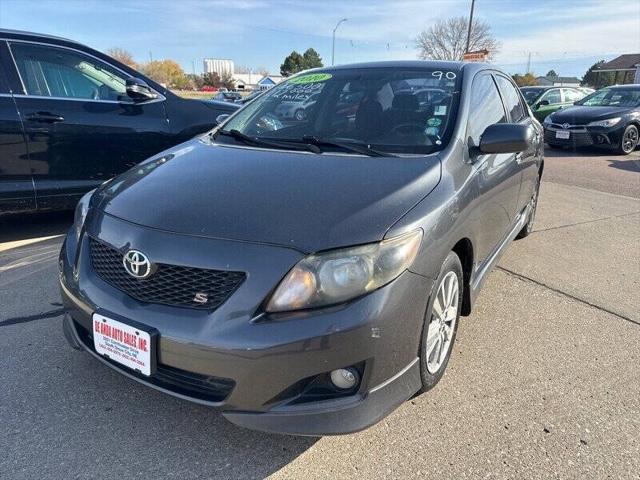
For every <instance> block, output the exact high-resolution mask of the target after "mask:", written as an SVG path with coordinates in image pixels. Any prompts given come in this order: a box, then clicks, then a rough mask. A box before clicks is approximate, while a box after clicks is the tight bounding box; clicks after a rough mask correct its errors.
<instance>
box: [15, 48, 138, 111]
mask: <svg viewBox="0 0 640 480" xmlns="http://www.w3.org/2000/svg"><path fill="white" fill-rule="evenodd" d="M11 52H12V53H13V56H14V58H15V61H16V65H17V67H18V72H19V73H20V77H21V78H22V83H23V84H24V87H25V89H26V90H27V91H26V93H27V95H38V96H44V97H61V98H84V99H91V100H113V101H117V100H121V99H126V98H127V97H126V85H125V79H124V75H122V74H120V73H118V72H117V71H116V70H115V69H113V68H111V67H109V66H108V65H106V64H104V63H102V62H100V61H98V60H96V59H94V58H92V57H90V56H87V55H84V54H82V53H80V52H76V51H74V50H67V49H65V48H57V47H50V46H42V45H32V44H28V43H12V44H11Z"/></svg>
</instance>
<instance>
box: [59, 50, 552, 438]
mask: <svg viewBox="0 0 640 480" xmlns="http://www.w3.org/2000/svg"><path fill="white" fill-rule="evenodd" d="M312 96H313V97H314V98H315V101H314V102H312V103H310V102H308V101H307V100H308V99H309V98H310V97H312ZM283 102H286V103H287V105H288V106H290V105H291V104H292V103H294V104H295V103H299V104H300V106H301V108H303V106H304V109H305V115H303V116H300V118H298V117H296V116H291V117H290V118H282V117H281V116H278V115H277V114H276V112H277V111H278V107H279V105H281V104H282V103H283ZM221 120H222V123H221V124H220V126H218V127H217V128H216V129H214V130H213V131H212V132H210V133H209V134H206V135H204V136H201V137H198V138H194V139H193V140H191V141H188V142H186V143H183V144H181V145H178V146H176V147H174V148H172V149H170V150H167V151H165V152H163V153H161V154H158V155H156V156H154V157H153V158H150V159H148V160H146V161H145V162H143V163H141V164H140V165H138V166H137V167H135V168H134V169H132V170H130V171H128V172H126V173H124V174H123V175H120V176H118V177H116V178H114V179H112V180H110V181H108V182H106V183H105V184H103V185H102V186H101V187H99V188H98V189H97V190H95V191H93V192H90V193H89V194H87V195H86V196H85V197H84V198H83V199H82V200H81V202H80V203H79V205H78V207H77V210H76V219H75V225H74V226H73V228H72V229H71V231H70V232H69V234H68V235H67V238H66V241H65V243H64V245H63V247H62V252H61V254H60V284H61V287H62V298H63V300H64V305H65V308H66V314H65V318H64V332H65V335H66V337H67V339H68V341H69V343H70V344H71V345H72V346H74V347H75V348H78V349H83V350H86V351H87V352H89V353H90V354H91V355H92V356H94V357H95V358H96V359H98V360H100V361H102V362H103V363H105V364H106V365H108V366H110V367H111V368H113V369H115V370H117V371H119V372H120V373H122V374H123V375H126V376H127V377H129V378H131V379H134V380H136V381H139V382H141V383H143V384H145V385H148V386H150V387H152V388H156V389H158V390H161V391H163V392H166V393H168V394H171V395H174V396H177V397H180V398H183V399H187V400H191V401H194V402H198V403H201V404H205V405H210V406H212V407H218V408H219V409H220V410H221V412H222V414H223V415H224V416H225V417H226V418H227V419H229V420H230V421H232V422H234V423H236V424H238V425H242V426H245V427H248V428H253V429H257V430H265V431H271V432H283V433H291V434H301V435H325V434H339V433H347V432H353V431H356V430H360V429H363V428H366V427H368V426H370V425H372V424H374V423H375V422H378V421H379V420H380V419H382V418H384V417H385V416H386V415H387V414H389V413H390V412H391V411H392V410H393V409H394V408H396V407H398V406H399V405H401V404H402V403H403V402H404V401H405V400H407V399H408V398H410V397H411V396H412V395H414V394H415V393H416V392H424V391H426V390H429V389H430V388H432V387H433V386H434V385H436V383H437V382H438V381H439V380H440V379H441V378H442V376H443V374H444V371H445V368H446V366H447V362H448V360H449V357H450V355H451V351H452V346H453V342H454V340H455V336H456V330H457V327H458V323H459V319H460V316H461V315H469V313H470V312H471V309H472V307H473V304H474V301H475V299H476V297H477V295H478V292H479V290H480V288H481V286H482V284H483V282H484V280H485V279H486V277H487V274H488V273H489V272H490V270H491V268H492V266H493V265H494V264H495V263H496V261H497V260H498V258H499V257H500V255H501V253H502V252H503V251H504V250H505V248H506V247H507V246H508V245H509V243H510V241H511V240H512V239H514V238H517V237H525V236H527V235H528V234H529V233H530V232H531V229H532V225H533V220H534V215H535V210H536V203H537V198H538V188H539V185H540V177H541V174H542V167H543V159H542V129H541V126H540V124H539V123H538V122H537V121H536V120H534V119H533V118H532V116H531V112H530V111H529V109H528V108H527V106H526V103H525V102H524V100H523V98H522V97H521V95H520V93H519V92H518V89H517V88H516V86H515V85H514V84H513V82H512V81H511V79H510V78H509V77H508V76H507V75H505V74H503V73H502V72H500V71H498V70H496V69H495V68H494V67H492V66H490V65H485V64H471V63H468V64H464V63H449V62H389V63H368V64H356V65H346V66H341V67H335V68H324V69H318V70H312V71H307V72H303V73H301V74H299V75H297V76H294V77H291V78H289V79H288V80H286V81H285V82H283V83H281V84H279V85H278V86H276V87H274V88H273V89H271V90H270V91H268V92H267V93H265V94H263V95H262V96H260V97H258V98H257V99H256V100H254V101H253V102H251V103H249V104H248V105H247V106H246V107H244V108H243V109H241V110H239V111H238V112H236V113H234V114H233V115H232V116H231V117H229V118H227V119H221ZM123 388H124V387H123Z"/></svg>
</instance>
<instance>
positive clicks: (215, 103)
mask: <svg viewBox="0 0 640 480" xmlns="http://www.w3.org/2000/svg"><path fill="white" fill-rule="evenodd" d="M192 100H193V101H194V102H200V103H204V104H205V105H206V106H207V107H209V108H211V109H214V110H217V111H220V110H226V111H228V112H229V113H233V112H235V111H236V110H238V109H239V108H241V105H239V104H236V103H233V102H222V101H220V100H202V99H192Z"/></svg>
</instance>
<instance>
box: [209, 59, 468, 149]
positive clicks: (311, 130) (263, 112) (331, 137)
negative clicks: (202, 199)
mask: <svg viewBox="0 0 640 480" xmlns="http://www.w3.org/2000/svg"><path fill="white" fill-rule="evenodd" d="M460 76H461V75H460V72H459V71H453V70H452V71H448V70H436V69H415V68H402V67H400V68H398V67H395V68H388V67H384V68H383V67H378V68H361V69H344V70H343V69H339V70H330V71H314V72H312V73H306V74H302V75H298V76H296V77H292V78H290V79H289V80H287V81H285V82H283V83H281V84H279V85H278V86H276V87H274V88H272V89H271V90H269V91H268V92H266V93H264V94H263V95H262V96H260V97H259V98H257V99H256V100H255V101H253V102H252V103H250V104H249V105H247V106H246V107H245V108H244V109H243V110H241V111H240V112H238V114H236V115H234V116H233V117H232V118H230V119H229V121H228V122H227V123H225V124H224V125H223V131H222V133H228V132H232V131H237V132H239V133H242V134H244V135H245V136H250V137H252V138H254V139H260V140H268V141H278V142H294V141H297V142H305V141H308V140H305V139H309V138H311V139H313V140H314V142H315V143H317V145H318V146H319V147H321V148H322V151H326V150H338V151H340V150H341V148H340V145H355V144H357V145H365V146H366V147H368V148H370V149H375V150H376V151H377V152H386V153H389V154H392V153H401V154H402V153H404V154H424V153H431V152H434V151H437V150H441V149H443V148H444V147H445V146H446V143H447V141H448V138H449V136H450V133H451V129H452V128H453V125H454V123H455V117H456V111H457V105H458V97H459V90H460V89H459V85H460V81H461V78H460ZM237 132H236V137H232V136H225V138H224V140H223V141H229V142H230V141H236V140H237V138H238V135H237ZM222 137H223V136H222V135H221V136H220V137H216V138H221V139H222ZM336 144H338V145H336Z"/></svg>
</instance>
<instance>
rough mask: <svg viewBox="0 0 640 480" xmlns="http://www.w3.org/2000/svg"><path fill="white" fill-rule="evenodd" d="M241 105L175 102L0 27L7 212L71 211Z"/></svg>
mask: <svg viewBox="0 0 640 480" xmlns="http://www.w3.org/2000/svg"><path fill="white" fill-rule="evenodd" d="M238 108H239V106H238V105H234V104H230V103H224V102H216V101H202V100H188V99H184V98H181V97H178V96H177V95H175V94H173V93H172V92H170V91H169V90H168V89H166V88H164V87H162V86H161V85H159V84H157V83H156V82H154V81H153V80H151V79H149V78H147V77H145V76H144V75H142V74H141V73H140V72H137V71H136V70H133V69H132V68H130V67H128V66H126V65H123V64H121V63H120V62H118V61H116V60H115V59H113V58H110V57H109V56H107V55H105V54H103V53H100V52H98V51H96V50H93V49H91V48H89V47H86V46H84V45H81V44H79V43H76V42H74V41H71V40H65V39H62V38H56V37H51V36H44V35H37V34H33V33H26V32H16V31H11V30H0V214H3V213H13V212H24V211H34V210H52V209H63V208H73V207H74V206H75V204H76V203H77V201H78V199H79V198H80V197H81V196H82V195H83V194H84V193H85V192H87V191H88V190H91V189H92V188H95V187H96V186H98V185H100V184H101V183H102V182H104V181H106V180H108V179H109V178H112V177H114V176H115V175H118V174H120V173H122V172H124V171H125V170H127V169H129V168H131V167H132V166H134V165H136V164H137V163H139V162H141V161H142V160H144V159H146V158H149V157H150V156H152V155H154V154H156V153H158V152H160V151H162V150H165V149H167V148H169V147H171V146H174V145H177V144H179V143H182V142H184V141H185V140H188V139H189V138H192V137H193V136H195V135H198V134H201V133H203V132H205V131H207V130H210V129H211V128H213V127H214V126H215V124H216V121H215V119H216V118H217V117H218V116H219V115H220V114H225V113H231V112H233V111H235V110H237V109H238Z"/></svg>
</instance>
